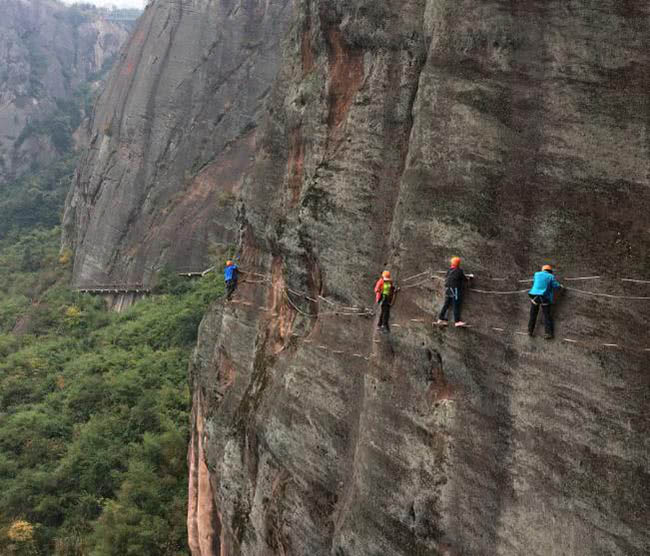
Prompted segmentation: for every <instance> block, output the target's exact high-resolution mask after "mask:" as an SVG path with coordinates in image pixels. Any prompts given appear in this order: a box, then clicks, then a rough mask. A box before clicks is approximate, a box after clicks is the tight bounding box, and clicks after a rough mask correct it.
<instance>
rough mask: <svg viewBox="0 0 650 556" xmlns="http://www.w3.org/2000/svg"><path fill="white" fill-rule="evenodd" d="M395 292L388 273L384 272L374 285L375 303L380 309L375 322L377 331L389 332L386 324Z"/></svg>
mask: <svg viewBox="0 0 650 556" xmlns="http://www.w3.org/2000/svg"><path fill="white" fill-rule="evenodd" d="M396 292H397V289H396V288H395V287H394V285H393V281H392V279H391V277H390V271H388V270H384V271H383V272H382V273H381V278H379V280H377V283H376V284H375V301H376V302H377V304H378V305H379V306H380V308H381V313H380V315H379V321H378V322H377V328H378V329H379V330H382V329H383V330H385V331H386V332H390V326H389V324H388V321H389V320H390V307H391V305H392V304H393V299H394V298H395V293H396Z"/></svg>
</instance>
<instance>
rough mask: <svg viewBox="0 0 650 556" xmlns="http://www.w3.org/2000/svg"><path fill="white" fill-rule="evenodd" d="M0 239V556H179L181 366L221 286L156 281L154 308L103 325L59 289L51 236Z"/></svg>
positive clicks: (185, 401) (96, 306)
mask: <svg viewBox="0 0 650 556" xmlns="http://www.w3.org/2000/svg"><path fill="white" fill-rule="evenodd" d="M10 236H11V237H7V238H5V239H4V240H2V241H0V489H1V490H2V492H3V496H2V497H0V554H39V555H41V554H42V555H45V554H48V555H49V554H54V555H58V556H63V555H66V556H68V555H75V556H80V555H94V556H108V555H120V556H122V555H129V554H134V555H135V554H137V555H139V556H141V555H180V554H187V547H186V530H185V514H186V498H187V494H186V479H187V470H186V446H187V442H188V434H189V430H188V425H189V418H188V414H189V391H188V386H187V378H186V373H187V362H188V356H189V353H190V350H191V347H192V345H193V344H194V342H195V340H196V333H197V327H198V323H199V321H200V318H201V316H202V314H203V311H204V309H205V307H206V305H207V304H208V303H209V302H210V301H211V300H212V299H213V298H215V297H216V296H217V295H220V294H222V292H223V284H222V282H221V280H219V279H218V278H217V276H215V275H214V274H210V275H208V276H206V277H205V278H203V279H201V280H197V281H193V282H190V281H183V280H181V279H179V278H178V277H176V276H174V275H173V273H171V272H169V271H168V272H166V273H163V275H162V276H161V279H160V280H159V285H158V290H157V291H158V293H157V294H156V295H154V296H152V297H150V298H148V299H146V300H142V301H140V302H139V303H137V304H136V305H135V306H133V307H132V308H130V309H129V310H127V311H125V312H124V313H121V314H115V313H110V312H108V311H106V309H105V308H104V305H103V302H102V301H101V299H99V298H97V297H92V296H88V295H82V294H79V293H77V292H73V291H71V290H69V289H68V288H67V287H66V284H67V282H68V278H69V277H68V274H69V268H68V267H69V265H70V257H69V256H68V257H65V256H60V255H59V253H58V230H57V229H52V230H48V231H43V230H34V231H31V232H30V233H25V234H22V235H20V236H17V235H15V234H13V235H10ZM64 255H65V254H64ZM17 539H18V540H17ZM20 539H23V540H20Z"/></svg>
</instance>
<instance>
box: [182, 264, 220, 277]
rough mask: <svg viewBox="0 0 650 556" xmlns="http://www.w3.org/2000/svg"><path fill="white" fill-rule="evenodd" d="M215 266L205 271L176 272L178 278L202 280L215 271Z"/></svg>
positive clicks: (186, 270)
mask: <svg viewBox="0 0 650 556" xmlns="http://www.w3.org/2000/svg"><path fill="white" fill-rule="evenodd" d="M214 268H215V267H214V266H211V267H210V268H206V269H205V270H190V269H186V268H183V269H180V270H177V271H176V274H177V275H178V276H185V277H186V278H201V277H203V276H205V275H206V274H208V273H210V272H212V271H213V270H214Z"/></svg>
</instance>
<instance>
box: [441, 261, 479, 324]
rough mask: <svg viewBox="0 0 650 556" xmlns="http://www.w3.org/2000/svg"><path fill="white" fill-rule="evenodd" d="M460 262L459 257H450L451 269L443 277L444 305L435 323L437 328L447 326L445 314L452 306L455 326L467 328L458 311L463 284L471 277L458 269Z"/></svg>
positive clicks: (461, 299)
mask: <svg viewBox="0 0 650 556" xmlns="http://www.w3.org/2000/svg"><path fill="white" fill-rule="evenodd" d="M460 262H461V261H460V257H452V259H451V267H450V268H449V270H448V271H447V274H446V276H445V303H444V305H443V306H442V309H441V310H440V315H439V316H438V320H437V322H436V323H435V324H437V325H439V326H446V325H447V324H449V322H448V320H447V313H448V312H449V307H450V306H451V305H452V304H453V306H454V322H455V325H456V326H458V327H461V326H467V323H466V322H463V321H462V320H461V317H460V309H461V306H462V302H463V288H464V287H465V282H466V281H467V280H469V279H470V278H472V275H471V274H469V275H467V274H465V273H464V272H463V269H462V268H460Z"/></svg>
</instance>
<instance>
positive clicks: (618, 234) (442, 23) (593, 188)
mask: <svg viewBox="0 0 650 556" xmlns="http://www.w3.org/2000/svg"><path fill="white" fill-rule="evenodd" d="M649 17H650V12H649V9H648V8H647V7H646V6H645V5H644V4H643V3H640V2H621V1H618V0H616V1H614V0H591V1H588V0H582V1H574V2H565V1H546V2H537V1H527V2H504V1H494V0H493V1H485V2H475V1H469V0H466V1H464V0H453V1H451V0H450V1H443V0H428V1H427V0H400V1H399V2H397V1H390V0H372V1H368V0H346V1H336V0H329V1H318V0H300V1H298V2H296V5H295V13H294V19H293V21H292V24H291V27H290V30H289V33H288V37H287V41H286V44H285V47H284V50H283V60H282V64H281V67H280V71H279V75H278V78H277V81H276V86H275V88H274V90H273V92H272V95H271V97H270V98H269V100H268V110H267V111H266V113H265V116H266V117H265V121H264V123H263V124H262V125H261V127H260V130H261V131H260V132H259V135H260V137H261V139H260V140H258V143H257V150H256V162H255V165H254V167H253V169H252V174H251V176H250V178H249V179H248V180H247V181H246V185H245V186H244V188H243V189H242V191H241V195H240V220H239V222H238V224H239V226H240V232H241V235H240V244H239V247H240V254H241V261H242V267H243V268H245V269H248V270H252V271H254V272H257V273H259V274H261V275H265V276H267V277H268V278H267V281H266V282H262V283H253V282H259V281H260V280H258V279H257V278H256V279H255V280H251V282H250V283H243V284H242V285H241V286H240V289H239V291H238V293H237V295H236V297H235V302H234V303H229V304H226V305H225V306H224V305H221V304H216V305H214V306H213V307H211V308H210V310H209V311H208V313H207V315H206V318H205V320H204V322H203V324H202V327H201V330H200V340H199V345H198V348H197V351H196V354H195V357H194V361H193V363H192V365H191V369H190V374H191V381H192V391H193V397H194V413H193V422H194V434H193V439H192V445H191V449H190V462H191V465H192V475H191V477H190V497H191V504H190V514H189V523H190V542H191V546H192V551H193V554H194V555H195V556H199V555H200V556H209V555H216V554H220V555H222V556H223V555H227V556H239V555H256V556H258V555H259V556H262V555H276V554H277V555H288V554H292V555H326V554H327V555H333V556H352V555H404V556H407V555H408V556H415V555H435V554H448V555H452V554H454V555H461V554H463V555H464V554H476V555H487V554H504V555H505V554H508V555H520V554H539V555H545V556H546V555H567V554H571V555H595V554H599V555H606V554H607V555H610V554H620V555H641V554H647V553H648V552H649V551H650V533H649V529H648V522H649V519H650V509H649V503H650V499H649V496H650V494H649V493H650V475H649V473H650V470H649V452H648V448H649V436H648V432H649V422H650V417H649V413H648V392H649V386H650V375H649V374H648V369H649V368H650V365H649V361H650V360H649V356H648V352H644V351H642V350H643V349H644V348H647V347H650V340H649V338H648V324H649V316H648V315H649V309H650V305H649V303H648V301H642V300H639V301H636V302H634V301H631V300H619V299H613V298H603V297H590V296H586V295H584V294H580V293H578V292H575V291H568V292H566V294H565V295H564V296H563V298H562V299H561V300H560V302H559V303H558V306H557V307H556V316H557V339H556V340H555V341H553V342H544V340H542V339H541V337H540V335H541V332H540V331H538V336H537V337H536V338H532V339H531V338H528V337H527V336H525V335H521V334H516V332H521V331H525V325H526V321H527V313H528V307H529V302H528V300H527V298H526V296H525V295H522V294H518V295H517V294H514V295H512V296H510V295H507V296H500V295H485V294H479V293H476V292H470V293H469V294H468V296H467V299H466V306H465V315H464V316H465V317H466V318H467V319H468V320H469V322H470V323H473V324H475V327H474V328H470V329H467V330H454V329H449V330H432V328H431V325H430V322H431V320H432V319H433V317H434V315H433V310H434V309H435V308H437V307H438V306H439V305H440V303H441V302H442V298H441V287H440V282H439V281H436V280H434V279H429V280H427V279H426V277H425V280H424V283H422V284H420V285H419V286H418V287H410V288H404V289H403V290H402V291H401V292H400V293H399V295H398V298H397V301H396V302H395V305H394V307H393V322H394V323H395V324H397V325H400V326H394V327H393V331H392V333H391V334H390V335H389V336H384V335H378V334H377V333H375V332H374V323H373V322H372V321H371V320H369V319H364V318H361V317H355V316H341V315H334V314H331V309H332V305H329V304H328V303H326V302H324V301H322V300H321V301H320V303H316V302H313V301H310V300H308V299H306V298H304V297H300V296H298V295H296V294H293V293H289V294H288V295H289V298H287V294H286V293H285V292H286V289H285V288H286V287H289V288H291V290H294V291H299V292H305V293H306V294H307V295H308V296H309V297H310V298H312V299H314V300H317V299H318V296H319V295H321V296H323V297H326V298H327V299H328V300H330V301H333V302H335V303H336V304H337V306H338V307H340V306H368V305H370V304H371V303H372V293H371V292H372V286H373V283H374V280H375V279H376V277H377V276H378V274H379V272H380V271H381V270H382V269H383V268H384V267H388V268H390V269H391V270H393V272H394V273H395V274H396V275H397V277H398V281H399V280H402V283H403V285H408V284H413V282H414V281H411V282H406V281H404V279H405V278H407V277H409V276H412V275H414V274H417V273H419V272H423V271H425V270H427V269H428V268H432V269H434V270H439V269H444V267H445V263H446V261H447V260H448V257H449V256H450V255H452V254H460V255H461V256H463V259H464V265H465V268H466V269H467V270H470V271H474V272H475V273H476V274H477V275H478V277H479V279H478V281H477V286H476V287H477V288H478V289H483V290H501V291H510V290H519V289H522V287H525V284H524V285H523V286H522V284H521V283H519V282H518V280H519V279H523V278H526V277H528V276H530V275H531V274H532V272H533V271H535V270H537V269H538V267H539V266H540V265H541V264H542V263H544V262H547V261H549V262H554V263H556V264H557V265H558V269H559V275H560V278H561V279H563V278H565V277H577V276H586V275H591V276H593V275H601V276H602V278H601V279H600V280H594V281H584V282H567V285H571V286H573V287H575V288H577V289H582V290H585V291H593V292H604V293H610V294H614V295H628V296H639V297H643V296H650V286H649V285H647V284H635V283H630V282H622V281H621V280H620V278H623V277H633V278H634V277H636V278H644V277H645V278H646V279H647V278H648V276H649V275H650V249H649V247H650V230H649V226H648V217H647V215H648V213H649V212H648V211H649V210H650V183H649V181H648V170H649V169H650V168H649V167H650V158H649V154H650V153H649V143H648V136H649V133H650V128H649V126H648V123H649V117H650V89H649V87H648V84H649V83H650V50H649V49H648V46H649V45H648V41H649V38H650V19H649ZM415 282H416V283H417V281H415ZM289 299H290V301H289ZM307 315H310V316H307ZM494 327H496V328H502V329H505V330H504V331H498V330H494V329H493V328H494ZM565 337H569V338H572V339H576V340H579V341H580V342H581V343H578V344H571V343H567V342H563V341H562V338H565ZM604 343H612V344H619V345H620V346H626V348H625V349H622V348H608V347H604V346H603V345H602V344H604ZM355 354H356V355H355ZM359 356H361V357H359ZM362 357H367V358H368V359H367V360H366V359H363V358H362ZM206 475H207V477H206Z"/></svg>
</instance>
